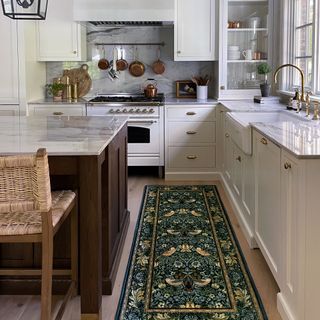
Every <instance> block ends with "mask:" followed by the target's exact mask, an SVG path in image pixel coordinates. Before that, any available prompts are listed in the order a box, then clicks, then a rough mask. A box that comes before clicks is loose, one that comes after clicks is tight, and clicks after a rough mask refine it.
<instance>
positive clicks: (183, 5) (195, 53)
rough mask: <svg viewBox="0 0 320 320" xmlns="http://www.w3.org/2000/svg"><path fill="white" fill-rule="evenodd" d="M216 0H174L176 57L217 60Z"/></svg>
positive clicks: (184, 59)
mask: <svg viewBox="0 0 320 320" xmlns="http://www.w3.org/2000/svg"><path fill="white" fill-rule="evenodd" d="M216 12H217V10H216V0H201V1H198V0H175V20H174V60H176V61H210V60H216V59H217V56H216V43H215V41H216V32H217V30H218V28H217V27H216V23H215V22H216V19H215V18H216Z"/></svg>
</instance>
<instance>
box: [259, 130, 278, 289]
mask: <svg viewBox="0 0 320 320" xmlns="http://www.w3.org/2000/svg"><path fill="white" fill-rule="evenodd" d="M254 157H255V165H256V168H255V169H256V170H255V172H256V177H255V179H256V216H255V236H256V241H257V242H258V245H259V248H260V250H261V251H262V254H263V256H264V257H265V259H266V260H267V262H268V265H269V267H270V269H271V272H272V273H273V276H274V277H275V279H276V281H277V282H278V283H279V281H280V277H281V271H282V265H283V263H282V260H283V250H282V244H283V213H282V212H281V200H280V199H281V198H280V195H281V186H280V160H281V149H280V148H279V147H278V146H276V145H275V144H274V143H272V142H271V141H270V140H268V139H267V138H265V137H263V136H262V135H260V134H259V133H257V132H255V133H254Z"/></svg>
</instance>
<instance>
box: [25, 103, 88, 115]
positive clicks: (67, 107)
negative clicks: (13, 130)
mask: <svg viewBox="0 0 320 320" xmlns="http://www.w3.org/2000/svg"><path fill="white" fill-rule="evenodd" d="M28 115H29V116H85V115H86V106H85V104H77V103H72V104H63V103H56V104H55V103H52V104H48V103H47V104H29V105H28Z"/></svg>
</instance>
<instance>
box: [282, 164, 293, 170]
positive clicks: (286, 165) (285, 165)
mask: <svg viewBox="0 0 320 320" xmlns="http://www.w3.org/2000/svg"><path fill="white" fill-rule="evenodd" d="M283 166H284V168H285V169H286V170H288V169H291V163H289V162H285V164H284V165H283Z"/></svg>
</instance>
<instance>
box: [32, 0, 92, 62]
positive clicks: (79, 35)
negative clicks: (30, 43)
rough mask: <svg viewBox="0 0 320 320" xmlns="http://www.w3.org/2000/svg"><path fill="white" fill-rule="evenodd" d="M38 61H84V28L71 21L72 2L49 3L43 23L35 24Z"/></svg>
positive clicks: (61, 0)
mask: <svg viewBox="0 0 320 320" xmlns="http://www.w3.org/2000/svg"><path fill="white" fill-rule="evenodd" d="M37 49H38V60H39V61H84V60H86V33H85V27H84V26H82V25H81V24H79V23H77V22H74V21H73V4H72V1H63V0H55V1H52V2H49V5H48V14H47V18H46V20H45V21H38V22H37Z"/></svg>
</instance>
